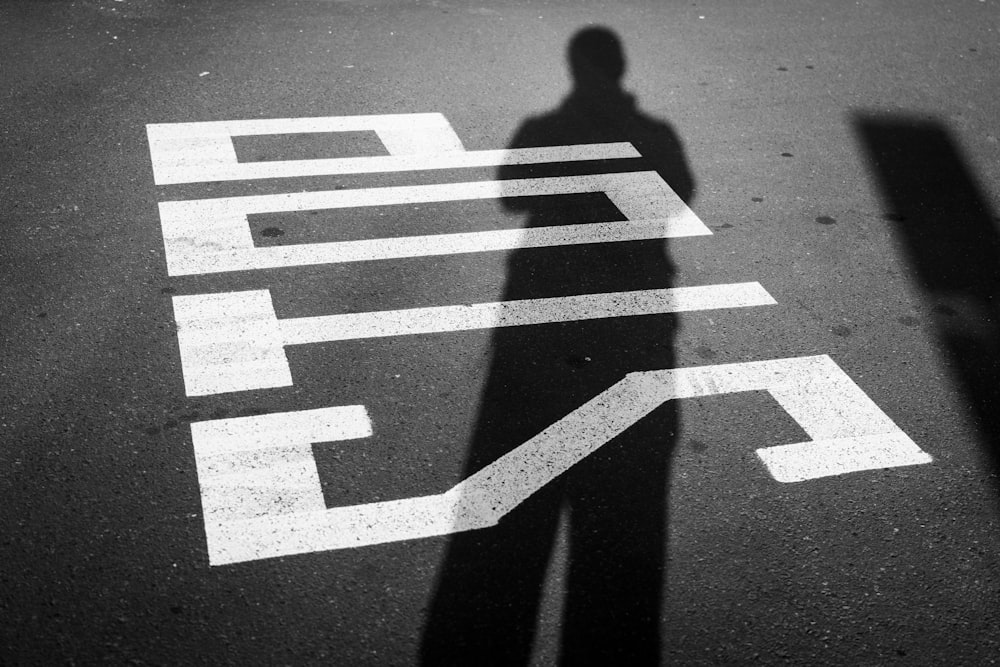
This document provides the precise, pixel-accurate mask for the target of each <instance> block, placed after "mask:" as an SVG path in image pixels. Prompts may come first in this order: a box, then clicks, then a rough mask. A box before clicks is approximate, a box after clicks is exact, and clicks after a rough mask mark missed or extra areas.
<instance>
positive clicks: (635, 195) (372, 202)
mask: <svg viewBox="0 0 1000 667" xmlns="http://www.w3.org/2000/svg"><path fill="white" fill-rule="evenodd" d="M590 192H597V193H604V194H605V195H606V196H607V197H608V199H609V200H610V201H611V202H612V203H613V204H614V205H615V206H616V207H617V208H618V210H619V211H620V212H621V213H622V215H623V216H624V217H625V218H626V220H625V221H621V222H596V223H590V222H585V223H582V224H573V225H555V226H551V227H530V228H524V229H520V228H518V229H493V230H484V231H478V232H461V233H455V234H430V235H424V236H398V237H392V238H379V239H363V240H356V241H338V242H327V243H310V244H296V245H282V246H266V247H256V246H254V243H253V239H252V237H251V235H250V229H249V225H248V222H247V216H248V215H253V214H260V213H284V212H290V211H306V210H326V209H343V208H354V207H362V206H386V205H400V204H420V203H428V202H439V201H466V200H473V199H490V198H506V197H527V196H539V195H567V194H577V193H590ZM160 224H161V225H162V228H163V240H164V244H165V249H166V255H167V269H168V271H169V272H170V275H172V276H177V275H195V274H205V273H219V272H224V271H246V270H259V269H272V268H282V267H289V266H306V265H314V264H332V263H340V262H357V261H367V260H380V259H399V258H404V257H426V256H431V255H449V254H456V253H467V252H486V251H495V250H510V249H516V248H540V247H546V246H557V245H576V244H583V243H611V242H618V241H635V240H642V239H656V238H676V237H682V236H698V235H709V234H711V233H712V232H711V230H709V229H708V227H706V226H705V224H704V223H702V221H701V220H700V219H698V216H697V215H695V213H694V211H692V210H691V209H690V208H689V207H688V206H687V205H686V204H685V203H684V202H683V201H682V200H681V199H680V198H679V197H678V196H677V194H676V193H674V192H673V190H671V189H670V186H668V185H667V184H666V183H664V181H663V179H662V178H660V176H659V175H658V174H657V173H656V172H653V171H640V172H627V173H616V174H595V175H586V176H561V177H554V178H523V179H510V180H502V181H472V182H466V183H445V184H434V185H412V186H397V187H384V188H367V189H358V190H331V191H325V192H296V193H287V194H276V195H257V196H250V197H225V198H217V199H197V200H190V201H170V202H161V203H160Z"/></svg>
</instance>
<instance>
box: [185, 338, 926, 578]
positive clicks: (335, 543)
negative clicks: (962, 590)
mask: <svg viewBox="0 0 1000 667" xmlns="http://www.w3.org/2000/svg"><path fill="white" fill-rule="evenodd" d="M743 391H768V392H769V393H771V395H772V396H773V397H774V398H775V399H776V400H777V401H778V403H779V404H780V405H781V406H782V407H783V408H784V409H785V410H787V411H788V413H789V415H790V416H791V417H792V418H793V419H795V421H796V422H798V423H799V424H800V425H801V426H802V428H803V429H804V430H805V431H806V433H807V434H808V435H809V436H810V438H812V440H811V441H810V442H806V443H798V444H793V445H782V446H779V447H769V448H765V449H761V450H758V454H759V455H760V457H761V460H762V461H763V462H764V464H765V466H767V468H768V470H769V471H770V472H771V473H772V475H774V476H775V478H776V479H777V480H778V481H782V482H790V481H803V480H807V479H815V478H818V477H824V476H829V475H842V474H846V473H851V472H856V471H861V470H870V469H875V468H887V467H895V466H903V465H917V464H923V463H929V462H930V461H931V457H930V456H929V455H928V454H927V453H925V452H923V451H922V450H921V449H920V448H919V447H917V445H916V444H915V443H913V441H912V440H910V439H909V438H908V437H907V436H906V435H905V434H904V433H903V432H902V431H901V430H900V429H899V428H898V427H897V426H896V425H895V424H894V423H893V422H892V420H891V419H889V418H888V417H887V416H886V415H885V414H884V413H883V412H882V411H881V410H879V408H878V407H877V406H876V405H875V404H874V403H873V402H872V401H871V399H869V398H868V396H867V395H865V393H864V392H863V391H862V390H861V389H860V388H859V387H858V386H857V385H856V384H855V383H854V382H853V381H852V380H851V379H850V378H849V377H848V376H847V375H846V374H845V373H844V371H843V370H841V369H840V367H839V366H837V365H836V364H835V363H834V362H833V360H832V359H830V358H829V357H828V356H825V355H823V356H815V357H801V358H792V359H777V360H772V361H758V362H748V363H739V364H724V365H715V366H701V367H692V368H678V369H668V370H656V371H644V372H639V373H629V374H628V375H627V376H625V378H624V379H622V380H621V381H619V382H617V383H616V384H614V385H613V386H611V387H610V388H609V389H607V390H606V391H604V392H602V393H601V394H600V395H598V396H597V397H595V398H594V399H592V400H590V401H588V402H587V403H585V404H584V405H582V406H580V407H579V408H578V409H576V410H574V411H573V412H571V413H570V414H569V415H567V416H566V417H564V418H562V419H560V420H559V421H557V422H556V423H555V424H553V425H552V426H550V427H548V428H546V429H545V430H544V431H542V432H541V433H539V434H538V435H537V436H535V437H533V438H531V439H530V440H528V441H527V442H525V443H524V444H522V445H521V446H519V447H517V448H516V449H514V450H513V451H511V452H509V453H508V454H505V455H504V456H502V457H500V458H499V459H497V460H496V461H494V462H493V463H491V464H490V465H488V466H486V467H485V468H483V469H482V470H480V471H479V472H477V473H475V474H474V475H472V476H470V477H468V478H467V479H465V480H463V481H462V482H460V483H459V484H457V485H456V486H454V487H452V488H451V489H449V490H448V491H446V492H444V493H441V494H437V495H430V496H422V497H416V498H406V499H402V500H394V501H389V502H377V503H369V504H363V505H352V506H345V507H335V508H330V509H327V508H325V506H324V503H323V495H322V490H321V488H320V485H319V481H318V479H317V478H316V473H315V465H314V464H313V465H312V467H310V464H309V461H310V457H311V449H310V443H311V442H322V441H326V440H335V439H339V438H340V437H343V436H342V434H344V433H349V432H357V433H363V432H364V428H363V427H357V426H351V425H350V424H348V425H347V426H340V425H337V424H333V423H331V422H330V420H329V419H327V420H326V421H323V423H322V424H319V421H321V420H316V421H315V422H314V421H313V420H314V418H313V417H311V416H309V415H306V414H303V416H302V418H301V419H302V420H303V421H304V422H305V423H306V424H316V425H315V427H313V426H304V425H301V424H299V422H295V425H294V426H293V427H289V426H288V424H289V423H290V420H293V418H292V417H290V416H289V414H292V415H294V414H295V413H286V414H281V415H267V416H262V417H254V418H247V419H246V420H244V421H241V422H239V423H238V424H234V423H232V422H234V421H235V420H225V421H226V422H227V424H226V427H225V428H220V429H216V430H214V431H211V433H212V434H213V437H212V438H208V437H207V436H206V435H205V433H206V430H205V429H210V428H211V426H210V425H211V422H208V423H207V424H208V425H206V426H203V425H202V424H192V438H193V441H194V446H195V452H196V457H197V461H198V470H199V481H200V483H201V487H202V503H203V506H204V507H205V530H206V534H207V537H208V550H209V562H210V563H211V564H212V565H222V564H227V563H238V562H243V561H249V560H258V559H263V558H273V557H277V556H285V555H290V554H297V553H308V552H315V551H325V550H330V549H345V548H352V547H360V546H367V545H372V544H380V543H385V542H395V541H401V540H409V539H417V538H424V537H431V536H434V535H444V534H448V533H455V532H460V531H465V530H474V529H479V528H487V527H489V526H493V525H496V523H497V522H498V521H499V520H500V519H501V518H502V517H503V516H504V515H506V514H507V513H509V512H511V511H512V510H513V509H514V508H516V507H517V506H518V505H519V504H521V503H522V502H524V501H525V500H526V499H527V498H529V497H530V496H531V495H532V494H534V493H535V492H537V491H538V490H539V489H541V488H542V487H544V486H545V485H546V484H548V483H549V482H550V481H552V480H553V479H555V478H556V477H558V476H559V475H561V474H562V473H564V472H566V471H567V470H569V469H570V468H571V467H572V466H574V465H575V464H576V463H578V462H580V461H581V460H583V459H584V458H586V457H587V456H588V455H590V454H591V453H593V452H594V451H596V450H597V449H598V448H600V447H601V446H602V445H603V444H604V443H606V442H608V441H609V440H611V439H612V438H614V437H615V436H617V435H618V434H620V433H622V432H623V431H624V430H625V429H627V428H628V427H629V426H630V425H632V424H634V423H635V422H636V421H638V420H639V419H641V418H642V417H644V416H645V415H647V414H649V413H650V412H651V411H652V410H654V409H655V408H656V407H657V406H659V405H660V404H662V403H664V402H665V401H669V400H675V399H679V398H689V397H695V396H710V395H714V394H726V393H734V392H743ZM357 407H358V406H352V408H345V410H351V409H354V410H356V409H357ZM272 418H273V419H274V421H273V422H272V421H270V420H271V419H272ZM344 419H345V420H349V419H350V418H349V417H347V416H345V417H344ZM354 419H357V417H355V418H354ZM327 429H329V432H327ZM262 432H266V433H273V434H276V435H275V441H274V443H273V444H268V438H269V436H266V435H265V436H262V435H260V434H261V433H262ZM307 432H311V435H310V436H307V435H302V436H299V435H297V434H305V433H307ZM279 436H280V439H279ZM298 438H300V439H301V440H302V442H301V443H299V444H298V445H296V444H295V443H294V442H293V441H296V439H298ZM310 438H312V439H310ZM244 441H252V443H253V445H252V447H251V446H246V445H241V444H240V443H242V442H244ZM250 449H253V456H247V455H245V454H246V453H247V451H248V450H250ZM233 452H238V455H237V454H234V453H233ZM665 454H666V453H665Z"/></svg>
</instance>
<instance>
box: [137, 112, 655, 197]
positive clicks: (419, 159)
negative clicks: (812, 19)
mask: <svg viewBox="0 0 1000 667" xmlns="http://www.w3.org/2000/svg"><path fill="white" fill-rule="evenodd" d="M352 130H353V131H357V130H372V131H374V132H375V133H376V134H377V135H378V137H379V139H380V140H381V141H382V144H383V145H384V146H385V148H386V150H387V151H388V152H389V155H378V156H366V157H350V158H327V159H312V160H275V161H266V162H237V159H236V151H235V149H234V148H233V142H232V137H234V136H247V135H261V134H293V133H299V132H346V131H352ZM146 135H147V137H148V139H149V147H150V155H151V158H152V164H153V180H154V181H155V183H156V184H157V185H171V184H177V183H202V182H213V181H234V180H252V179H258V178H289V177H294V176H331V175H337V174H360V173H383V172H391V171H416V170H429V169H454V168H462V167H492V166H499V165H504V164H534V163H539V162H573V161H580V160H609V159H616V158H635V157H640V155H639V152H638V151H637V150H636V149H635V148H634V147H633V146H632V145H631V144H629V143H628V142H615V143H607V144H584V145H575V146H544V147H537V148H518V149H503V150H485V151H465V150H464V148H463V147H462V142H461V140H460V139H459V138H458V135H456V134H455V131H454V130H453V129H452V127H451V125H450V124H449V123H448V121H447V119H445V117H444V116H442V115H441V114H438V113H429V114H399V115H384V116H334V117H328V118H282V119H269V120H242V121H231V120H228V121H214V122H204V123H161V124H149V125H147V126H146Z"/></svg>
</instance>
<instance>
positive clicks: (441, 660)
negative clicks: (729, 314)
mask: <svg viewBox="0 0 1000 667" xmlns="http://www.w3.org/2000/svg"><path fill="white" fill-rule="evenodd" d="M569 61H570V67H571V70H572V73H573V78H574V89H573V90H572V91H571V93H570V94H569V95H568V96H567V97H566V98H565V99H564V101H563V103H562V104H561V105H560V106H559V107H558V108H557V109H555V110H553V111H552V112H550V113H548V114H545V115H543V116H539V117H535V118H531V119H529V120H527V121H526V122H525V123H523V124H522V125H521V127H520V128H519V130H518V131H517V133H516V134H515V136H514V138H513V140H512V141H511V143H510V147H511V148H526V147H537V146H558V145H571V144H595V143H607V142H621V141H627V142H630V143H632V145H633V146H635V148H636V149H637V150H638V151H639V153H640V154H641V155H642V159H641V160H629V161H628V162H627V163H626V164H622V163H621V162H619V163H617V165H611V164H602V165H596V166H598V167H600V168H603V169H605V170H607V169H608V168H609V167H617V168H618V169H619V170H620V169H623V168H627V169H628V170H629V171H639V170H651V169H652V170H655V171H657V172H658V173H659V175H660V176H661V177H662V178H663V180H664V181H666V182H667V183H668V184H669V185H670V186H671V187H672V188H673V189H674V190H675V191H676V192H677V193H678V195H679V196H680V197H681V198H682V199H684V200H685V201H690V198H691V195H692V192H693V179H692V177H691V174H690V172H689V170H688V166H687V163H686V160H685V157H684V153H683V149H682V147H681V144H680V141H679V139H678V137H677V136H676V134H675V133H674V131H673V130H672V129H671V128H670V126H669V125H667V124H666V123H664V122H662V121H659V120H656V119H653V118H651V117H649V116H647V115H645V114H644V113H642V112H641V111H640V110H639V109H638V108H637V107H636V105H635V101H634V98H633V97H632V96H631V95H629V94H628V93H626V92H625V91H624V90H622V88H621V86H620V79H621V77H622V75H623V73H624V69H625V60H624V55H623V52H622V49H621V45H620V42H619V41H618V38H617V37H616V36H615V35H614V33H612V32H611V31H609V30H607V29H604V28H588V29H585V30H583V31H581V32H580V33H578V34H577V36H576V37H574V39H573V40H572V41H571V43H570V46H569ZM592 166H595V165H592ZM577 168H578V167H577ZM565 169H566V165H558V164H554V165H534V166H524V167H517V166H512V165H508V166H504V167H502V168H501V169H500V173H499V175H498V177H499V179H500V180H501V181H503V180H508V179H513V178H524V177H536V176H542V175H544V176H553V175H561V173H560V172H564V171H565ZM503 204H504V206H505V207H506V208H507V209H508V210H511V211H515V212H518V213H523V214H525V215H526V216H527V226H528V227H546V226H551V225H571V224H580V223H583V222H596V221H600V220H602V218H603V220H610V219H618V220H621V219H622V217H621V213H620V212H619V211H617V210H615V209H614V207H613V206H610V203H609V202H608V200H607V198H606V197H605V198H604V201H603V203H601V202H600V201H597V200H595V198H594V197H592V196H584V197H578V196H558V197H553V196H540V197H523V196H517V197H515V196H506V197H504V198H503ZM609 209H610V210H609ZM607 216H617V218H609V217H607ZM673 276H674V267H673V265H672V263H671V261H670V259H669V256H668V254H667V249H666V244H665V241H663V240H662V239H654V240H644V241H627V242H616V243H593V244H589V245H573V246H556V247H550V248H546V249H544V250H538V249H522V250H517V251H514V252H513V253H511V256H510V259H509V262H508V270H507V279H506V285H505V289H504V297H503V298H504V300H505V301H510V300H520V299H535V298H543V297H553V296H567V295H575V294H597V293H605V292H620V291H629V290H642V289H657V288H666V287H670V286H671V284H672V282H673ZM675 331H676V319H675V317H674V316H673V315H670V314H666V315H642V316H634V317H619V318H609V319H596V320H587V321H573V322H562V323H550V324H538V325H532V326H521V327H506V328H499V329H496V330H495V332H494V334H493V339H492V360H491V365H490V370H489V376H488V378H487V380H486V384H485V387H484V391H483V394H482V397H481V404H480V412H479V417H478V422H477V425H476V428H475V431H474V434H473V437H472V442H471V443H470V446H469V454H468V459H467V461H466V466H465V475H466V476H469V475H472V474H474V473H475V472H477V471H478V470H481V469H482V468H484V467H485V466H487V465H489V464H490V463H491V462H493V461H496V460H497V459H498V458H500V457H501V456H503V455H504V454H506V453H507V452H509V451H510V450H511V449H513V448H514V447H517V446H518V445H519V444H521V443H522V442H525V441H527V440H528V439H529V438H532V437H533V436H535V435H536V434H538V433H540V432H541V431H543V430H544V429H546V428H547V427H548V426H550V425H552V424H553V423H555V422H556V421H558V420H559V419H561V418H562V417H564V416H566V415H567V414H569V413H570V412H572V411H573V410H574V409H576V408H578V407H579V406H581V405H583V404H584V403H586V402H587V401H589V400H591V399H592V398H594V397H595V396H597V395H599V394H600V393H601V392H603V391H604V390H606V389H608V388H609V387H611V386H612V385H614V384H615V383H616V382H618V381H619V380H621V379H622V378H623V377H624V376H625V375H626V374H627V373H629V372H632V371H641V370H650V369H661V368H673V367H674V366H675V363H674V349H673V347H674V346H673V340H674V336H675ZM675 404H676V401H669V402H668V403H667V404H664V405H662V406H660V407H659V408H657V409H656V410H654V411H653V412H652V413H651V414H649V415H647V416H646V417H645V418H643V419H642V420H640V421H639V422H637V423H636V424H634V425H633V426H632V427H630V428H628V429H627V430H626V431H624V432H623V433H621V434H620V435H618V436H617V437H615V438H613V439H612V440H610V441H609V442H607V443H606V444H604V445H603V446H601V447H600V449H598V450H597V451H596V452H594V453H592V454H590V455H589V456H588V457H587V458H585V459H584V460H583V461H581V462H579V463H577V464H576V465H575V466H573V467H572V468H571V469H570V470H568V471H567V472H565V473H563V474H562V475H559V476H558V477H557V478H555V479H554V480H552V481H551V482H549V483H548V484H547V485H546V486H545V487H544V488H542V489H541V490H540V491H538V492H537V493H535V494H534V495H532V496H531V497H530V498H528V499H527V500H526V501H525V502H524V503H522V504H521V505H520V506H518V507H517V508H515V509H514V510H513V511H512V512H510V514H508V515H506V516H505V517H504V518H502V519H501V520H500V523H499V525H497V526H495V527H492V528H487V529H483V530H475V531H469V532H465V533H458V534H455V535H453V536H452V538H451V540H450V542H449V545H448V548H447V553H446V555H445V560H444V563H443V565H442V568H441V572H440V575H439V578H438V581H437V587H436V591H435V593H434V596H433V599H432V601H431V605H430V609H429V612H428V620H427V624H426V627H425V629H424V635H423V641H422V645H421V654H420V659H421V663H422V664H424V665H473V664H476V665H521V664H526V663H527V662H528V661H529V660H530V659H531V651H532V644H533V641H534V637H535V624H536V620H537V615H538V612H539V607H540V601H541V596H542V591H543V588H544V584H545V581H544V580H545V574H546V570H547V567H548V565H549V561H550V559H551V555H552V550H553V548H554V546H555V540H556V536H557V532H558V528H559V523H560V521H561V520H562V518H563V517H564V516H565V517H566V521H567V525H568V536H569V553H568V564H567V573H566V593H565V603H564V605H563V608H564V613H563V619H562V637H561V648H560V656H559V659H560V662H561V663H562V664H623V665H653V664H658V663H659V661H660V607H661V597H662V590H663V583H664V568H665V560H666V558H665V553H666V535H667V525H666V519H667V485H668V479H669V462H670V457H671V450H672V448H673V444H674V441H675V439H676V433H677V408H676V405H675Z"/></svg>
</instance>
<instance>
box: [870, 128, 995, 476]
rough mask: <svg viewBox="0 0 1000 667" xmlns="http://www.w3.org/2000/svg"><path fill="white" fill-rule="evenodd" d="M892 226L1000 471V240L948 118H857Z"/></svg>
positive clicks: (987, 450) (989, 455) (987, 449)
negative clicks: (954, 138) (950, 127)
mask: <svg viewBox="0 0 1000 667" xmlns="http://www.w3.org/2000/svg"><path fill="white" fill-rule="evenodd" d="M853 124H854V128H855V131H856V133H857V136H858V138H859V140H860V142H861V144H862V145H863V147H864V149H865V151H866V153H867V156H868V159H869V162H870V165H871V168H872V170H873V172H874V176H875V178H876V181H877V183H878V186H879V188H880V190H881V194H882V199H883V202H884V206H885V213H884V216H883V217H884V218H885V219H886V220H889V221H890V222H891V223H892V225H893V229H894V231H895V233H896V236H897V238H898V239H899V241H900V242H901V244H902V246H903V249H904V252H905V254H906V258H907V260H908V261H909V263H910V265H911V266H912V268H913V270H914V273H915V276H916V279H917V281H918V282H919V285H920V287H921V289H922V290H923V291H924V293H925V295H926V298H927V299H928V301H929V303H930V304H931V307H932V311H933V313H934V324H935V329H936V333H937V336H938V339H939V340H940V342H941V343H942V346H943V349H944V354H945V356H946V361H947V362H948V365H949V366H950V367H951V370H952V373H953V374H954V377H955V381H956V383H957V384H958V386H959V388H960V390H961V391H962V393H963V395H964V397H965V399H966V400H967V401H968V403H969V405H970V408H971V409H972V412H973V416H974V418H975V420H976V425H977V427H978V430H979V432H980V435H981V438H982V441H983V444H984V447H985V454H986V457H987V458H988V461H989V463H990V465H992V467H993V470H995V471H997V472H1000V410H998V405H1000V317H998V316H1000V308H998V305H1000V300H998V299H1000V235H998V233H997V230H996V225H995V222H994V217H993V215H992V213H991V211H990V207H989V204H988V203H987V200H986V197H985V196H984V195H983V194H982V191H981V190H980V187H979V185H978V184H977V183H976V179H975V178H974V176H973V175H972V174H971V173H970V171H969V168H968V163H967V161H966V160H965V159H964V158H963V156H962V153H961V150H960V149H959V147H958V146H957V145H956V144H955V142H954V141H953V140H952V138H951V136H950V134H949V132H948V129H947V128H946V127H945V126H944V124H942V123H941V122H939V121H937V120H933V119H927V118H925V117H916V116H907V115H897V114H871V113H857V114H855V115H854V117H853Z"/></svg>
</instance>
